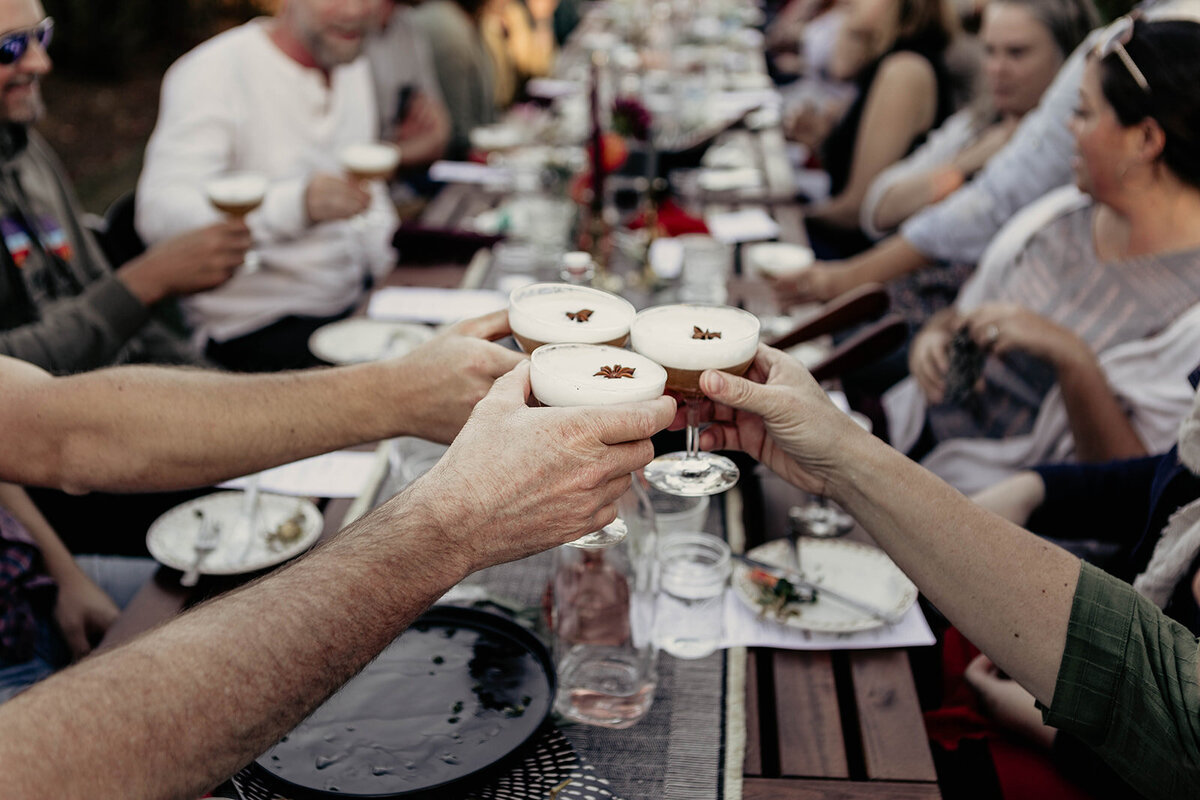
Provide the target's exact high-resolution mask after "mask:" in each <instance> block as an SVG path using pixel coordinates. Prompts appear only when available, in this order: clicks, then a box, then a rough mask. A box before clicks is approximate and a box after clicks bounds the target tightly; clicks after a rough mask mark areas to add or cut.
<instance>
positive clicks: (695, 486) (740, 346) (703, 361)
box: [629, 303, 759, 497]
mask: <svg viewBox="0 0 1200 800" xmlns="http://www.w3.org/2000/svg"><path fill="white" fill-rule="evenodd" d="M758 334H759V322H758V318H757V317H755V316H754V315H753V314H751V313H749V312H748V311H743V310H741V309H740V308H732V307H730V306H721V305H707V304H701V303H684V304H679V305H670V306H656V307H654V308H648V309H646V310H644V311H642V312H639V313H638V315H637V316H636V317H634V319H633V324H632V325H631V326H630V329H629V336H630V345H631V346H632V347H633V349H634V350H635V351H636V352H638V353H641V354H642V355H644V356H646V357H647V358H650V359H651V360H653V361H657V362H658V363H659V364H661V365H662V366H663V367H665V368H666V370H667V388H668V389H670V390H672V391H673V392H675V393H676V394H678V395H679V396H680V397H681V398H682V399H683V400H684V402H685V403H686V408H687V449H686V450H683V451H680V452H675V453H668V454H666V455H662V456H659V457H658V458H656V459H654V460H653V461H651V462H650V463H649V464H648V465H647V466H646V469H645V475H646V480H647V481H649V482H650V485H651V486H653V487H654V488H656V489H659V490H661V491H664V492H667V493H669V494H677V495H682V496H684V497H696V496H699V495H708V494H720V493H721V492H724V491H727V490H728V489H730V488H732V487H733V486H734V484H736V483H737V481H738V476H739V473H738V468H737V465H736V464H734V463H733V462H732V461H731V460H729V459H728V458H726V457H725V456H721V455H717V454H716V453H709V452H706V451H702V450H701V449H700V429H699V416H698V414H699V412H698V410H697V409H698V401H700V400H702V399H703V397H704V393H703V392H702V391H701V390H700V374H701V373H702V372H704V370H706V369H719V370H721V371H722V372H728V373H730V374H733V375H741V374H743V373H744V372H745V371H746V370H747V369H748V368H749V367H750V364H751V363H753V361H754V355H755V353H756V352H757V350H758Z"/></svg>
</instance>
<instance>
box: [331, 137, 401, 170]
mask: <svg viewBox="0 0 1200 800" xmlns="http://www.w3.org/2000/svg"><path fill="white" fill-rule="evenodd" d="M338 157H339V158H340V159H341V161H342V166H343V167H345V168H346V169H348V170H350V171H351V172H386V171H388V170H392V169H395V168H396V165H397V164H399V163H400V149H399V148H398V147H396V146H395V145H390V144H382V143H380V142H369V143H362V144H352V145H349V146H347V147H345V148H343V149H342V151H341V153H339V155H338Z"/></svg>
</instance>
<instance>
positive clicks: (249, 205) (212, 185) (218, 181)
mask: <svg viewBox="0 0 1200 800" xmlns="http://www.w3.org/2000/svg"><path fill="white" fill-rule="evenodd" d="M204 193H205V194H206V195H208V202H210V203H212V204H213V207H214V208H216V209H217V210H218V211H220V212H221V213H223V214H228V215H229V216H231V217H239V218H240V217H244V216H246V215H247V214H249V213H250V212H251V211H253V210H254V209H256V208H258V207H259V206H261V205H262V202H263V198H265V197H266V196H267V179H266V177H264V176H262V175H259V174H257V173H254V172H233V173H230V174H228V175H221V176H220V177H217V178H213V179H211V180H209V181H207V182H206V183H205V184H204Z"/></svg>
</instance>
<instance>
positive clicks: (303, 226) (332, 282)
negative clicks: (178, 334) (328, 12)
mask: <svg viewBox="0 0 1200 800" xmlns="http://www.w3.org/2000/svg"><path fill="white" fill-rule="evenodd" d="M267 30H268V29H267V23H266V22H265V21H264V20H255V21H253V22H249V23H247V24H245V25H242V26H241V27H238V28H234V29H233V30H230V31H227V32H225V33H223V34H221V35H219V36H217V37H215V38H213V39H211V40H209V41H207V42H205V43H204V44H202V45H200V46H199V47H197V48H196V49H194V50H192V51H191V52H190V53H188V54H186V55H185V56H183V57H182V58H181V59H179V61H177V62H176V63H175V64H174V65H173V66H172V67H171V69H170V70H169V71H168V72H167V74H166V76H165V77H164V79H163V85H162V103H161V107H160V111H159V117H158V124H157V126H156V127H155V130H154V134H153V136H152V137H151V139H150V143H149V145H148V146H147V148H146V164H145V167H144V168H143V171H142V175H141V179H140V180H139V182H138V189H137V229H138V232H139V233H140V234H141V236H142V238H143V239H145V240H146V242H147V244H155V243H157V242H161V241H163V240H164V239H168V238H170V237H172V236H175V235H177V234H180V233H183V232H185V231H189V230H192V229H195V228H199V227H202V226H205V225H209V224H211V223H213V222H216V221H217V220H219V219H220V214H219V213H218V212H217V211H216V210H215V209H214V208H213V207H212V206H211V205H210V204H209V202H208V200H207V198H206V196H205V194H204V189H203V186H204V182H205V181H206V180H207V179H209V178H211V177H214V176H217V175H220V174H222V173H225V172H229V171H232V170H253V171H256V172H260V173H263V174H264V175H266V177H267V178H268V179H269V180H270V188H269V189H268V191H267V196H266V200H265V201H264V203H263V205H262V206H261V207H260V208H259V209H258V210H257V211H255V212H253V213H252V214H250V216H249V217H248V218H247V222H248V224H249V225H250V229H251V231H252V233H253V235H254V242H255V249H256V250H257V251H258V253H259V256H260V259H261V262H262V269H261V270H259V271H258V272H256V273H252V274H242V273H239V274H237V275H235V276H234V278H233V279H232V280H231V281H229V282H228V283H226V284H224V285H223V286H220V287H218V288H216V289H213V290H212V291H209V292H204V293H202V294H198V295H194V296H192V297H189V298H187V300H186V301H185V307H186V309H187V312H188V316H189V319H190V321H191V322H192V324H193V325H195V326H196V327H197V329H198V330H197V332H198V334H199V335H201V336H202V337H211V338H213V339H216V340H217V341H225V340H227V339H231V338H234V337H237V336H241V335H244V334H247V333H250V332H252V331H255V330H258V329H260V328H263V327H265V326H267V325H269V324H271V323H272V322H274V321H276V320H278V319H280V318H282V317H284V316H287V315H289V314H302V315H312V316H328V315H332V314H335V313H337V312H339V311H342V310H343V309H345V308H347V307H348V306H350V305H351V304H353V303H355V302H356V301H357V300H359V299H360V296H361V294H362V283H363V278H364V276H365V275H366V274H367V273H371V274H372V275H374V276H375V277H376V278H379V277H382V276H384V275H386V274H387V273H388V271H389V270H390V269H391V268H392V267H393V266H394V263H395V251H394V249H393V247H392V244H391V240H392V235H393V233H394V231H395V229H396V224H397V220H396V213H395V208H394V207H393V206H392V204H391V201H390V200H389V198H388V196H387V193H386V190H385V188H384V187H383V186H382V184H380V183H376V184H374V185H373V186H372V190H371V191H372V195H373V197H372V206H371V209H370V212H369V214H367V215H364V216H363V217H361V218H359V219H358V220H340V221H337V222H328V223H322V224H319V225H310V224H309V223H308V221H307V214H306V212H305V208H304V192H305V189H306V188H307V186H308V182H309V180H310V179H311V178H312V176H313V175H314V174H316V173H319V172H324V173H331V174H342V173H343V170H342V168H341V166H340V165H339V163H338V153H339V151H340V150H341V149H342V148H344V147H345V146H346V145H349V144H354V143H360V142H369V141H373V140H374V139H375V138H376V130H377V116H376V111H375V95H374V89H373V86H372V81H371V74H370V69H369V67H368V64H367V61H366V59H365V58H359V59H358V60H356V61H354V62H353V63H351V64H347V65H344V66H341V67H338V68H336V69H335V70H334V71H333V73H332V74H331V76H330V79H329V82H328V84H326V81H325V77H324V75H323V74H322V73H321V72H320V71H319V70H316V69H311V68H306V67H303V66H301V65H300V64H298V63H297V62H296V61H294V60H293V59H291V58H290V57H288V56H287V55H285V54H284V53H283V52H282V51H281V50H279V48H278V47H276V46H275V44H274V43H273V42H272V41H271V40H270V38H269V36H268V33H267Z"/></svg>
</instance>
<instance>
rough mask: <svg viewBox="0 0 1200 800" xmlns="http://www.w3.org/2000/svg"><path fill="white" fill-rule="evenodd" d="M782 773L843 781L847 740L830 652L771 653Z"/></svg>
mask: <svg viewBox="0 0 1200 800" xmlns="http://www.w3.org/2000/svg"><path fill="white" fill-rule="evenodd" d="M772 657H773V661H774V668H775V673H774V674H775V718H776V720H777V721H778V729H779V769H780V772H781V773H782V774H783V775H785V776H802V777H818V778H845V777H848V776H849V774H850V771H849V766H848V765H847V762H846V747H845V737H844V736H843V733H842V718H841V713H840V712H839V711H838V698H837V687H836V685H835V683H834V675H833V659H832V657H831V655H830V653H828V652H824V651H813V652H798V651H792V650H782V651H776V652H774V653H772Z"/></svg>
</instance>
